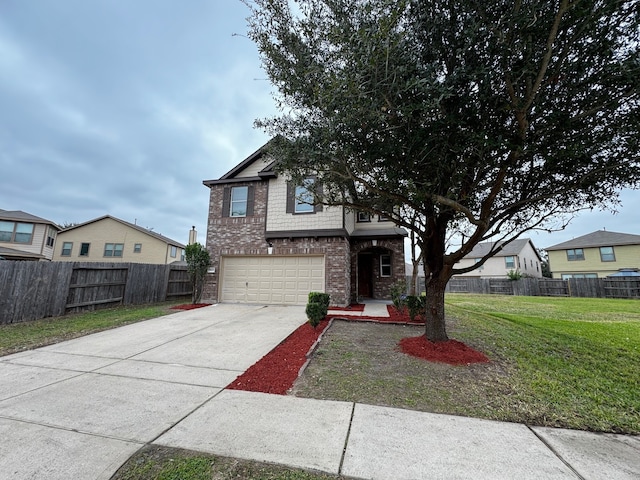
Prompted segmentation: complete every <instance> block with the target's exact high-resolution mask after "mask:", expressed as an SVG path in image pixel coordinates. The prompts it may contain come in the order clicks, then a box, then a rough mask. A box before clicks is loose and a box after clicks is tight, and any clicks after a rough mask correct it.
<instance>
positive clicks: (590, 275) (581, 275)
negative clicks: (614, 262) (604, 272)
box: [562, 273, 598, 280]
mask: <svg viewBox="0 0 640 480" xmlns="http://www.w3.org/2000/svg"><path fill="white" fill-rule="evenodd" d="M570 278H598V274H597V273H563V274H562V280H569V279H570Z"/></svg>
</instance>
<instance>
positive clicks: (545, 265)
mask: <svg viewBox="0 0 640 480" xmlns="http://www.w3.org/2000/svg"><path fill="white" fill-rule="evenodd" d="M538 254H539V255H540V258H541V259H542V263H541V264H540V270H541V271H542V276H543V277H545V278H552V275H551V268H549V254H548V253H547V251H546V250H543V249H541V248H540V249H538Z"/></svg>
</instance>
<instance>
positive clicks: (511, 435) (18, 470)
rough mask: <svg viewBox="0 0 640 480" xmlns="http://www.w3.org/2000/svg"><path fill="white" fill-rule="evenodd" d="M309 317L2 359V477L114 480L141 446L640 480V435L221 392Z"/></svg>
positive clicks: (256, 314) (380, 474)
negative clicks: (123, 465) (591, 431)
mask: <svg viewBox="0 0 640 480" xmlns="http://www.w3.org/2000/svg"><path fill="white" fill-rule="evenodd" d="M304 321H305V314H304V309H303V307H275V306H269V307H259V306H245V305H226V304H221V305H216V306H211V307H205V308H201V309H197V310H192V311H187V312H180V313H176V314H173V315H169V316H165V317H161V318H157V319H153V320H148V321H145V322H140V323H136V324H133V325H129V326H126V327H121V328H118V329H114V330H109V331H106V332H102V333H97V334H94V335H89V336H86V337H83V338H79V339H76V340H71V341H68V342H64V343H60V344H57V345H52V346H50V347H45V348H40V349H38V350H33V351H28V352H23V353H19V354H15V355H10V356H6V357H0V480H5V479H6V480H9V479H11V480H23V479H25V480H26V479H47V480H55V479H65V480H68V479H80V480H84V479H87V480H93V479H109V478H110V477H111V476H112V475H113V473H115V471H116V470H117V469H118V468H119V467H120V466H121V465H122V463H124V462H125V461H126V460H127V459H128V458H129V457H130V456H131V455H132V454H134V453H135V452H136V451H137V450H138V449H139V448H141V447H142V446H143V445H145V444H148V443H155V444H159V445H166V446H173V447H179V448H188V449H193V450H198V451H204V452H210V453H214V454H218V455H228V456H232V457H238V458H245V459H251V460H258V461H266V462H273V463H280V464H285V465H290V466H296V467H301V468H306V469H312V470H321V471H325V472H329V473H333V474H338V473H340V474H342V475H346V476H349V477H350V478H363V479H379V480H416V479H423V478H425V479H427V478H429V479H430V478H434V479H437V478H442V479H452V478H456V479H468V478H473V479H474V480H481V479H491V480H495V479H505V480H511V479H514V478H517V479H518V480H526V479H531V480H538V479H541V478H544V479H556V480H570V479H573V480H576V479H594V480H595V479H603V478H607V479H609V478H611V479H614V478H615V479H616V480H622V479H637V478H640V439H639V438H638V437H637V436H625V435H609V434H595V433H590V432H577V431H571V430H562V429H553V428H540V427H528V426H526V425H520V424H515V423H505V422H494V421H489V420H481V419H476V418H465V417H455V416H451V415H439V414H432V413H426V412H414V411H410V410H402V409H394V408H387V407H380V406H371V405H362V404H356V403H352V402H336V401H323V400H314V399H307V398H295V397H289V396H280V395H267V394H262V393H254V392H242V391H234V390H224V389H223V388H224V387H225V386H226V385H228V384H229V383H230V382H231V381H232V380H233V379H235V378H236V377H237V376H238V375H239V374H240V373H242V372H244V371H245V370H246V369H247V368H248V367H249V366H251V365H252V364H254V363H255V362H256V361H257V360H259V359H260V358H262V357H263V356H264V355H265V354H266V353H267V352H269V351H270V350H271V349H273V348H274V347H275V346H276V345H277V344H278V343H280V342H281V341H282V340H283V339H284V338H286V337H287V336H288V335H289V334H290V333H291V332H293V331H294V330H295V329H296V328H297V327H298V326H299V325H301V324H302V323H303V322H304Z"/></svg>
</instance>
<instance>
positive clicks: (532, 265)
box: [455, 238, 542, 278]
mask: <svg viewBox="0 0 640 480" xmlns="http://www.w3.org/2000/svg"><path fill="white" fill-rule="evenodd" d="M494 245H495V243H494V242H483V243H479V244H477V245H476V246H475V247H474V248H473V250H471V252H469V254H468V255H466V256H465V257H464V258H463V259H462V260H460V261H459V262H458V263H457V264H456V265H455V268H467V267H471V266H473V265H474V264H476V263H478V262H480V260H481V259H482V258H483V257H484V256H485V255H486V254H487V253H489V252H490V251H491V249H493V248H494ZM511 271H513V272H519V273H520V274H521V275H525V276H528V277H538V278H539V277H542V259H541V258H540V254H539V253H538V250H536V247H535V246H534V245H533V242H532V241H531V239H529V238H519V239H516V240H513V241H512V242H509V243H508V244H506V245H505V246H504V247H502V250H500V251H499V252H498V253H496V254H495V255H494V256H493V257H491V258H489V259H488V260H487V261H486V262H485V263H484V264H483V265H481V266H479V267H478V268H476V269H475V270H472V271H470V272H467V273H462V274H460V275H456V276H457V277H476V278H478V277H479V278H506V277H507V276H508V274H509V272H511Z"/></svg>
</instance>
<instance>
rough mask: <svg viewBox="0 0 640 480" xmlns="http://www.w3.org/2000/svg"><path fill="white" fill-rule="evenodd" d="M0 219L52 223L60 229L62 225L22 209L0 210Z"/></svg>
mask: <svg viewBox="0 0 640 480" xmlns="http://www.w3.org/2000/svg"><path fill="white" fill-rule="evenodd" d="M0 220H13V221H14V222H30V223H44V224H45V225H51V226H52V227H55V228H57V229H58V230H60V227H59V226H58V225H56V224H55V223H54V222H52V221H51V220H47V219H46V218H41V217H36V216H35V215H31V214H30V213H27V212H23V211H22V210H0Z"/></svg>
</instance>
